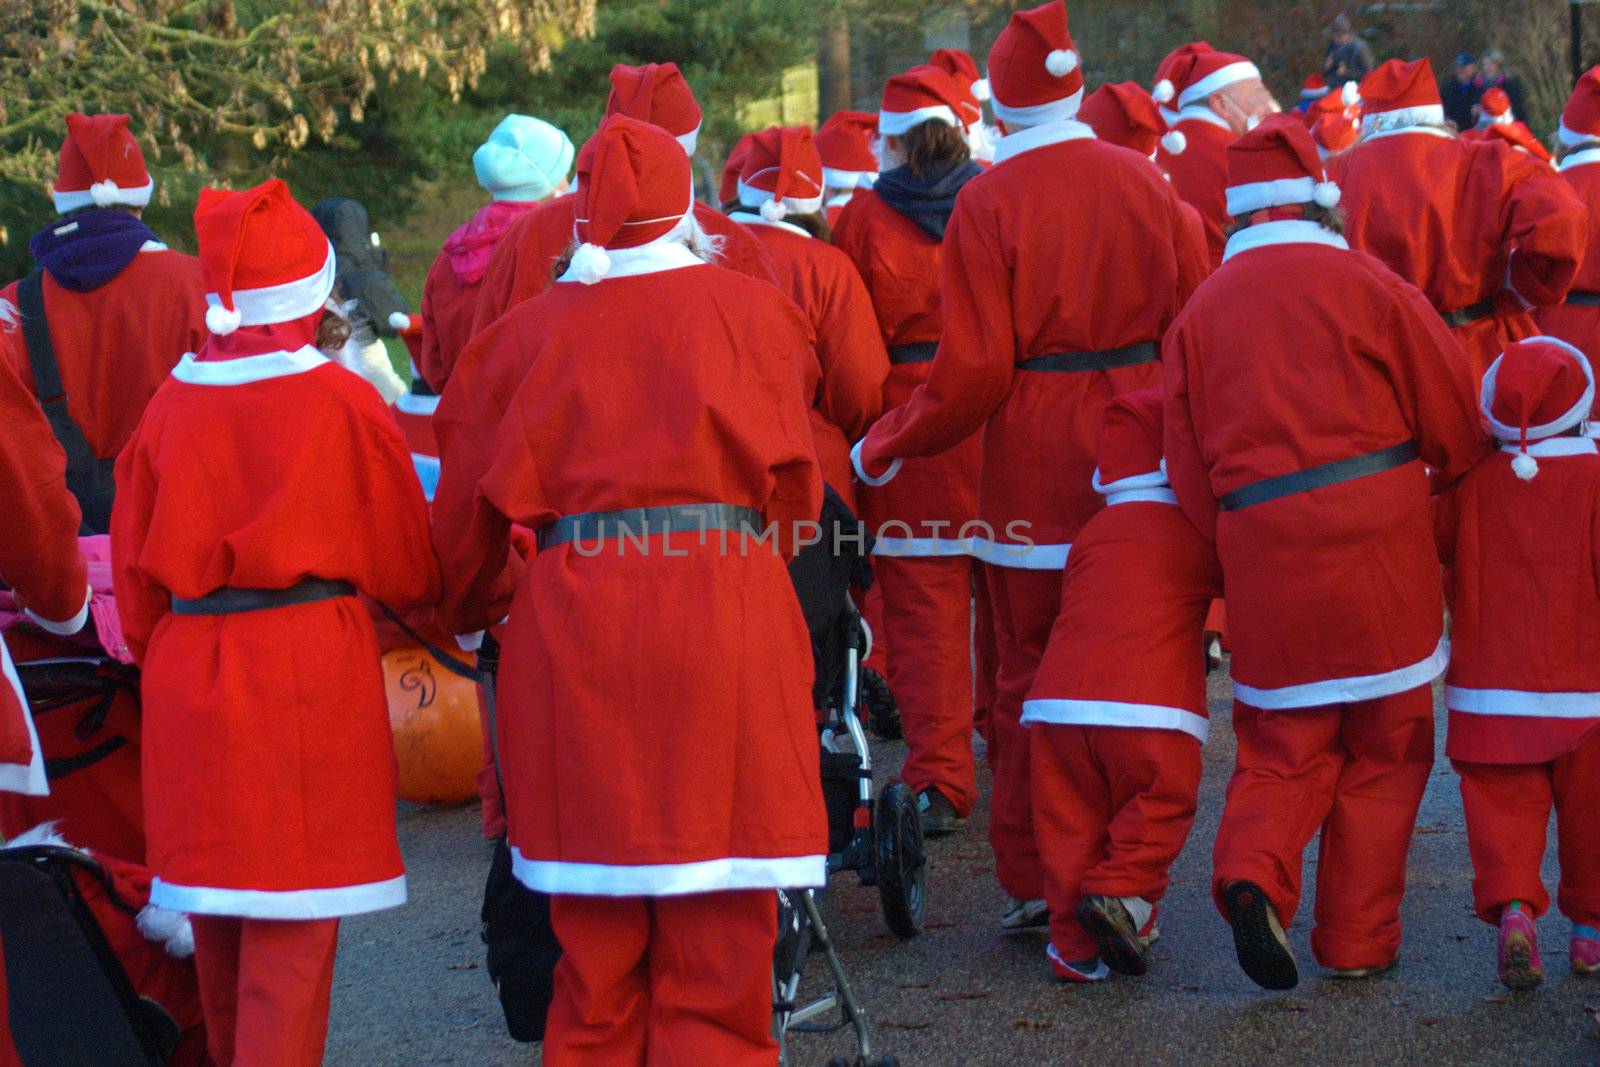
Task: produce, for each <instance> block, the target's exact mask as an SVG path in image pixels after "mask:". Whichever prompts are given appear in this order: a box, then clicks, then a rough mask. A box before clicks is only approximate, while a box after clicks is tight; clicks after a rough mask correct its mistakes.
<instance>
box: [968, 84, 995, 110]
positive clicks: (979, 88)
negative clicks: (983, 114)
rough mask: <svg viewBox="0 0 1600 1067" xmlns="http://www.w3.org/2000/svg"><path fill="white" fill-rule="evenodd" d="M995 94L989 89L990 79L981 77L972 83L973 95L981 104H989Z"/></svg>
mask: <svg viewBox="0 0 1600 1067" xmlns="http://www.w3.org/2000/svg"><path fill="white" fill-rule="evenodd" d="M993 95H994V94H993V93H992V92H990V90H989V79H988V78H979V79H978V80H977V81H975V82H973V83H972V96H973V98H974V99H975V100H977V101H978V103H980V104H987V103H988V102H989V98H990V97H991V96H993Z"/></svg>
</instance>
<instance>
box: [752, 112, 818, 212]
mask: <svg viewBox="0 0 1600 1067" xmlns="http://www.w3.org/2000/svg"><path fill="white" fill-rule="evenodd" d="M739 203H741V204H743V205H744V206H745V207H750V208H759V209H760V210H761V217H762V218H764V219H766V220H767V221H768V222H777V221H778V220H779V219H781V218H783V217H784V216H785V215H789V214H795V215H810V214H813V213H814V212H817V211H821V210H822V157H821V156H819V155H818V154H817V145H816V142H815V141H814V140H813V139H812V137H811V128H810V127H809V126H770V127H768V128H767V129H765V130H762V131H761V132H760V133H758V134H755V135H754V136H753V137H752V138H751V140H750V154H749V155H748V156H747V157H745V161H744V169H743V170H742V171H740V173H739Z"/></svg>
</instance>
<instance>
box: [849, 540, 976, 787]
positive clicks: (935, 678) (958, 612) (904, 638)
mask: <svg viewBox="0 0 1600 1067" xmlns="http://www.w3.org/2000/svg"><path fill="white" fill-rule="evenodd" d="M872 567H873V571H874V573H875V574H876V576H877V580H878V581H877V585H876V586H875V588H880V589H882V590H883V630H884V634H885V636H886V637H887V638H888V642H889V688H890V689H891V690H892V691H893V692H894V695H895V699H896V701H898V702H899V705H900V718H901V720H902V721H903V722H904V723H905V732H906V762H905V765H904V766H903V767H901V768H900V777H901V778H902V779H904V781H905V783H906V784H907V785H909V786H910V787H911V788H912V789H913V790H914V791H915V792H918V793H920V792H922V791H923V790H924V789H928V788H934V789H937V790H938V791H939V792H940V793H943V794H944V797H945V799H946V800H948V801H950V803H951V804H953V805H955V809H956V812H957V813H958V814H960V815H962V816H966V815H968V814H969V813H971V811H972V806H973V804H975V803H976V802H977V800H978V777H977V769H976V766H975V764H974V761H973V755H972V560H971V559H970V558H968V557H966V556H952V557H940V558H929V557H922V558H900V557H897V556H874V557H873V558H872Z"/></svg>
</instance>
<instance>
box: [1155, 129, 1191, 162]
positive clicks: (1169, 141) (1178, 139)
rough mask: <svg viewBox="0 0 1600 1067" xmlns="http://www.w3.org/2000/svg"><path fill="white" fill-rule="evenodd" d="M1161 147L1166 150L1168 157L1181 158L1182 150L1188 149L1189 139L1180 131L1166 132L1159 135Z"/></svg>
mask: <svg viewBox="0 0 1600 1067" xmlns="http://www.w3.org/2000/svg"><path fill="white" fill-rule="evenodd" d="M1161 147H1162V148H1165V149H1166V150H1167V155H1169V156H1181V155H1183V151H1184V149H1186V148H1188V147H1189V138H1187V137H1185V136H1184V135H1183V131H1182V130H1168V131H1167V132H1166V133H1164V134H1162V135H1161Z"/></svg>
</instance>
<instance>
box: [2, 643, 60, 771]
mask: <svg viewBox="0 0 1600 1067" xmlns="http://www.w3.org/2000/svg"><path fill="white" fill-rule="evenodd" d="M0 685H9V686H10V687H11V688H12V690H13V691H14V692H15V693H16V694H17V703H19V704H20V705H22V728H23V730H25V731H27V734H28V752H29V753H30V755H29V757H28V762H27V763H0V793H21V794H22V795H23V796H25V797H44V796H49V795H50V780H49V778H48V777H46V775H45V772H44V750H43V749H41V748H40V747H39V734H38V732H37V731H35V730H34V728H33V715H32V714H31V713H30V712H29V711H28V698H27V697H26V696H24V695H23V692H22V679H20V678H18V677H17V668H16V667H15V666H14V665H13V664H12V662H11V652H10V650H8V649H7V648H6V641H5V637H4V635H0Z"/></svg>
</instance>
